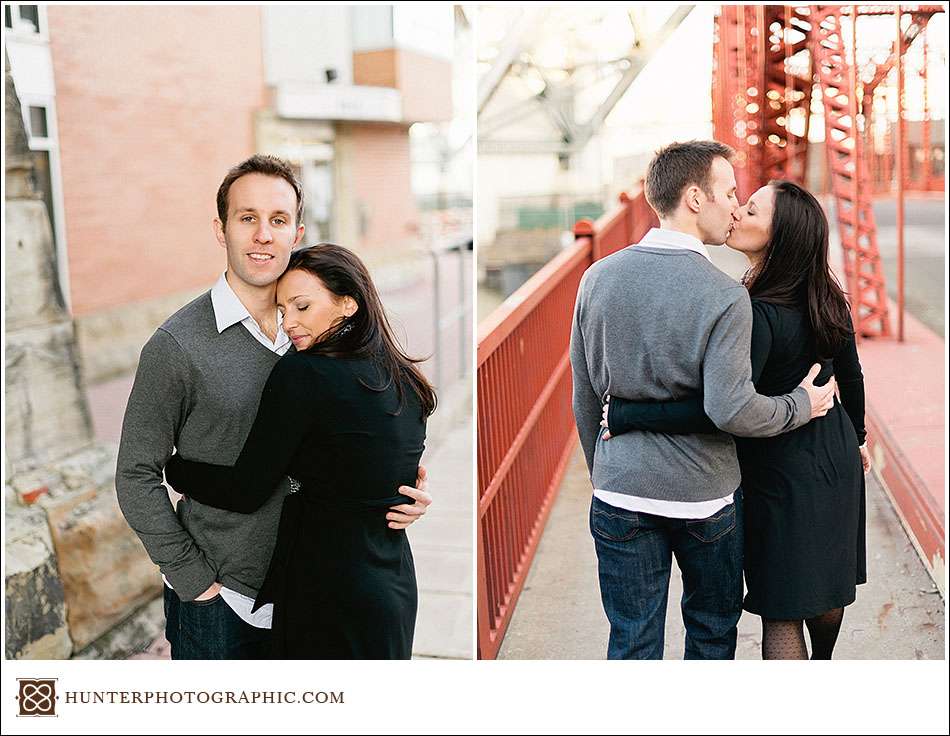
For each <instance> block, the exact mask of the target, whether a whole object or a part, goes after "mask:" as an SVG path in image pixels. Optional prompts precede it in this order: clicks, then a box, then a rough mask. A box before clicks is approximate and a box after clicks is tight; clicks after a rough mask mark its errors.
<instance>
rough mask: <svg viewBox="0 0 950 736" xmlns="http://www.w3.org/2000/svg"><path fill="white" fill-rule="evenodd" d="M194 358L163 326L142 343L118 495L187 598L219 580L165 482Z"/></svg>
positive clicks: (139, 532) (155, 558) (125, 428)
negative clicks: (183, 522)
mask: <svg viewBox="0 0 950 736" xmlns="http://www.w3.org/2000/svg"><path fill="white" fill-rule="evenodd" d="M188 365H189V361H188V358H187V356H186V355H185V354H184V352H183V351H182V349H181V347H180V346H179V345H178V343H177V341H176V340H175V339H174V338H173V337H172V336H171V335H170V334H168V333H167V332H165V331H164V330H162V329H159V330H158V331H156V332H155V334H154V335H152V337H151V338H150V339H149V341H148V342H147V343H146V344H145V347H144V348H142V354H141V357H140V358H139V366H138V370H137V372H136V374H135V383H134V384H133V386H132V394H131V396H129V403H128V406H127V407H126V410H125V419H124V420H123V422H122V438H121V440H120V441H119V455H118V463H117V467H116V479H115V486H116V494H117V496H118V500H119V507H120V508H121V509H122V513H123V514H124V515H125V518H126V521H128V523H129V526H130V527H132V530H133V531H134V532H135V533H136V534H137V535H138V537H139V539H141V540H142V544H143V545H145V550H146V552H148V555H149V557H150V558H151V559H152V561H153V562H154V563H155V564H157V565H158V566H159V568H160V569H161V571H162V573H163V574H164V575H165V577H166V579H167V580H168V582H169V583H170V584H171V586H172V587H173V588H174V589H175V592H176V593H177V594H178V596H179V597H180V598H181V599H182V600H183V601H190V600H194V599H195V598H196V597H197V596H199V595H201V594H202V593H203V592H205V591H206V590H207V589H208V588H209V587H210V586H211V584H212V583H213V582H214V581H215V577H216V571H215V569H214V568H213V567H212V566H211V564H210V563H209V562H208V560H207V559H206V558H205V555H204V553H203V552H202V551H201V550H200V549H198V547H197V545H196V544H195V540H194V539H193V538H192V536H191V535H190V534H189V533H188V531H187V530H185V528H184V527H183V526H182V525H181V522H180V521H179V520H178V516H177V514H176V513H175V509H174V507H173V506H172V503H171V501H170V500H169V498H168V491H167V490H166V488H165V486H164V485H163V483H162V471H163V469H164V467H165V464H166V463H167V462H168V458H169V457H171V454H172V450H173V449H174V446H175V441H176V439H177V436H178V431H179V428H180V427H181V425H182V423H183V422H184V420H185V417H186V415H187V408H188V402H189V386H190V381H189V368H188Z"/></svg>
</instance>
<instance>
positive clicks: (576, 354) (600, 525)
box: [571, 141, 834, 659]
mask: <svg viewBox="0 0 950 736" xmlns="http://www.w3.org/2000/svg"><path fill="white" fill-rule="evenodd" d="M731 156H732V150H731V149H730V148H729V147H728V146H725V145H723V144H721V143H716V142H713V141H692V142H689V143H674V144H672V145H670V146H667V147H666V148H664V149H663V150H661V151H660V152H659V153H657V155H656V157H655V158H654V159H653V161H652V162H651V163H650V166H649V169H648V172H647V178H646V191H645V194H646V198H647V201H648V202H649V204H650V206H651V207H652V208H653V209H654V210H655V211H656V213H657V216H658V217H659V220H660V227H659V228H654V229H652V230H651V231H650V232H649V233H647V235H646V236H645V237H644V238H643V240H642V241H640V243H638V244H637V245H635V246H632V247H628V248H625V249H624V250H622V251H620V252H618V253H615V254H613V255H611V256H609V257H607V258H605V259H603V260H601V261H598V262H597V263H595V264H594V265H593V266H591V267H590V269H588V271H587V273H586V274H585V275H584V278H583V279H582V281H581V285H580V289H579V292H578V297H577V304H576V308H575V314H574V325H573V331H572V335H571V365H572V368H573V377H574V396H573V406H574V416H575V420H576V422H577V429H578V433H579V435H580V440H581V444H582V445H583V448H584V454H585V456H586V459H587V465H588V468H589V469H590V473H591V480H592V483H593V486H594V496H593V499H592V500H591V511H590V526H591V532H592V534H593V537H594V544H595V548H596V551H597V559H598V569H599V577H600V589H601V598H602V601H603V605H604V610H605V612H606V614H607V618H608V619H609V620H610V641H609V645H608V651H607V656H608V657H609V658H611V659H662V657H663V638H664V637H663V634H664V627H665V621H666V606H667V598H668V594H669V578H670V567H671V556H672V555H675V556H676V561H677V564H678V566H679V568H680V570H681V571H682V574H683V599H682V611H683V619H684V623H685V625H686V658H687V659H731V658H733V657H734V656H735V648H736V626H737V623H738V621H739V616H740V613H741V606H742V507H741V503H742V491H741V488H740V487H739V482H740V478H739V465H738V461H737V459H736V451H735V445H734V442H733V440H732V438H731V437H730V434H733V435H741V436H761V437H765V436H770V435H775V434H779V433H781V432H786V431H789V430H792V429H795V428H796V427H799V426H801V425H803V424H805V423H806V422H808V421H809V420H810V419H811V418H813V417H815V416H821V415H823V414H825V413H826V412H827V410H828V409H829V408H830V407H831V402H832V396H833V390H834V383H833V382H829V384H828V385H826V386H822V387H820V388H819V387H816V386H814V385H813V383H812V381H813V379H814V377H815V376H816V375H817V371H818V366H817V365H816V366H814V368H813V369H812V371H811V372H810V373H809V375H808V376H807V377H806V378H805V380H804V381H803V382H802V384H801V385H800V386H799V387H798V388H797V389H795V391H793V392H792V393H791V394H787V395H785V396H777V397H767V396H760V395H758V394H756V391H755V388H754V386H753V385H752V380H751V365H750V359H749V355H750V339H751V331H752V308H751V304H750V301H749V297H748V294H747V292H746V290H745V288H744V287H742V286H741V285H740V284H738V283H736V282H735V281H733V280H732V279H731V278H729V277H728V276H726V275H725V274H724V273H722V272H721V271H720V270H719V269H717V268H716V267H715V266H714V265H713V264H712V263H711V262H710V260H709V256H708V254H707V252H706V248H705V246H704V245H703V244H704V243H723V242H724V241H725V240H726V238H727V237H728V235H729V232H730V230H731V228H732V224H733V222H734V217H735V216H736V213H737V210H738V206H739V203H738V201H737V200H736V181H735V175H734V172H733V170H732V165H731V164H730V162H729V161H730V158H731ZM696 394H702V395H703V403H704V408H705V411H706V413H707V414H708V416H709V417H710V419H711V420H712V421H713V422H714V423H715V424H716V426H717V427H719V429H720V430H722V431H721V432H719V433H716V434H703V435H667V434H658V433H650V432H630V433H627V434H624V435H621V436H617V437H612V438H611V439H610V441H609V442H605V441H603V438H602V437H601V431H602V430H601V427H600V421H601V412H602V406H603V403H604V399H605V397H606V396H608V395H613V396H622V397H624V398H628V399H635V400H640V401H664V400H670V399H679V398H683V397H685V396H688V395H696Z"/></svg>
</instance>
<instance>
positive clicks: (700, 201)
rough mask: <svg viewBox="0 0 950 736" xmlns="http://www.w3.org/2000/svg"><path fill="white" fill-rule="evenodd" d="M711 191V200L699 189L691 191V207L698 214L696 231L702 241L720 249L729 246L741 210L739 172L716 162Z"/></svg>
mask: <svg viewBox="0 0 950 736" xmlns="http://www.w3.org/2000/svg"><path fill="white" fill-rule="evenodd" d="M708 187H709V192H710V194H711V195H712V196H711V197H710V196H708V195H707V194H706V193H705V192H703V191H702V189H700V188H699V187H694V188H693V187H691V188H690V189H688V190H687V198H688V199H687V205H688V206H689V207H690V209H693V210H694V211H695V212H696V213H697V217H696V227H697V229H698V230H699V233H700V235H701V236H702V237H701V238H700V239H701V240H702V241H703V242H704V243H709V244H710V245H719V244H721V243H724V242H726V238H727V237H728V236H729V232H730V230H731V229H732V226H733V217H734V216H735V214H736V212H737V210H738V209H739V200H738V199H736V174H735V171H733V168H732V164H730V163H729V162H728V161H727V160H726V159H724V158H722V157H721V156H717V157H716V158H715V159H713V162H712V165H711V166H710V168H709V179H708ZM689 198H692V199H689Z"/></svg>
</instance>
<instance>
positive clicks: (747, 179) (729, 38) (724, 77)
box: [713, 5, 943, 337]
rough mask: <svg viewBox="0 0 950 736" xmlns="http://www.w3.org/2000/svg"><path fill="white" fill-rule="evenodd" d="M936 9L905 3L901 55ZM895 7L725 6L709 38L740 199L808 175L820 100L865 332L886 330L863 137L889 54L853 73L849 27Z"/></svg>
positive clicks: (847, 260)
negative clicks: (814, 101) (816, 103)
mask: <svg viewBox="0 0 950 736" xmlns="http://www.w3.org/2000/svg"><path fill="white" fill-rule="evenodd" d="M942 10H943V9H942V7H941V6H939V5H910V6H904V7H903V8H902V11H903V12H904V13H905V14H906V15H907V16H909V20H910V23H909V25H908V26H907V27H906V29H905V32H904V35H903V38H902V39H901V43H900V47H899V49H897V53H901V54H903V53H906V51H907V49H908V47H909V46H910V44H911V43H913V41H914V39H915V38H916V37H917V36H918V35H921V33H922V32H923V30H924V29H925V27H926V24H927V22H928V21H929V19H930V17H932V15H933V14H934V13H937V12H942ZM894 12H895V8H894V7H893V6H891V7H887V6H867V5H861V6H854V5H851V6H842V5H835V6H832V5H803V6H789V5H767V6H758V7H755V6H736V5H724V6H722V10H721V13H720V14H719V15H718V16H717V18H716V28H715V36H714V64H713V125H714V130H715V135H716V138H717V139H718V140H721V141H723V142H725V143H728V144H730V145H731V146H732V147H733V148H735V149H736V179H737V182H738V184H739V194H740V196H741V197H743V198H745V197H748V196H749V195H750V194H751V193H752V191H754V190H755V189H756V188H758V187H759V186H761V185H762V184H764V183H765V182H767V181H768V180H769V179H774V178H784V179H792V180H793V181H798V182H804V181H805V178H806V174H807V170H808V130H809V126H810V121H811V105H812V99H813V97H814V96H815V95H816V94H817V95H818V97H819V98H820V104H821V106H822V109H823V113H824V114H823V117H824V127H825V157H826V164H827V173H828V178H829V181H828V189H829V191H830V193H831V194H832V197H833V199H834V205H835V217H836V218H837V221H838V232H839V234H840V237H841V244H842V249H843V251H844V269H845V278H846V280H847V284H846V289H847V290H848V292H849V293H850V295H851V300H852V316H853V319H854V322H855V327H856V329H857V330H858V333H859V334H860V335H862V336H865V337H871V336H886V335H889V334H890V325H889V320H888V307H887V304H888V302H887V292H886V288H885V282H884V274H883V271H882V268H881V259H880V255H879V252H878V246H877V228H876V224H875V221H874V211H873V208H872V194H873V187H872V186H871V181H870V174H869V171H868V165H867V163H866V159H869V158H870V157H869V156H865V134H866V131H867V130H868V129H869V126H868V124H867V123H868V120H867V116H868V115H869V114H870V112H871V110H870V108H871V105H870V102H871V98H872V95H873V93H874V88H875V87H876V86H877V85H878V84H880V82H881V81H883V80H884V79H885V78H886V76H887V74H888V73H889V71H890V69H891V67H892V66H893V64H894V58H895V56H893V55H892V57H891V58H890V59H888V60H887V61H886V62H885V63H883V64H879V65H876V66H875V67H874V68H872V69H870V70H869V72H870V73H869V74H868V73H867V72H868V70H864V71H865V72H866V73H865V74H860V73H859V72H860V70H856V69H855V67H854V63H853V59H854V57H855V53H854V51H855V49H854V42H855V39H856V34H854V33H852V29H853V28H854V23H853V21H854V19H855V18H856V17H857V16H861V15H884V14H888V13H890V14H893V13H894ZM842 30H844V34H843V33H842ZM896 46H897V44H895V47H896ZM859 83H860V85H859ZM815 87H817V89H815ZM924 147H925V148H926V147H927V146H924ZM928 163H929V159H928Z"/></svg>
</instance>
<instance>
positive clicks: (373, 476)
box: [165, 352, 425, 659]
mask: <svg viewBox="0 0 950 736" xmlns="http://www.w3.org/2000/svg"><path fill="white" fill-rule="evenodd" d="M385 384H386V380H385V379H384V378H383V376H382V373H381V370H380V369H379V368H378V366H377V365H376V364H375V363H374V362H373V361H370V360H363V359H359V360H355V359H354V360H350V359H344V358H330V357H326V356H320V355H311V354H308V353H306V352H290V353H288V354H287V355H285V356H284V357H283V358H281V360H280V361H278V363H277V364H276V365H275V366H274V369H273V371H272V372H271V375H270V377H269V378H268V380H267V383H266V385H265V387H264V391H263V394H262V396H261V403H260V406H259V408H258V412H257V417H256V419H255V421H254V425H253V427H252V429H251V431H250V434H249V435H248V438H247V440H246V442H245V445H244V448H243V450H242V451H241V454H240V457H239V458H238V460H237V462H236V463H235V465H234V466H233V467H231V466H221V465H211V464H207V463H199V462H191V461H188V460H186V459H183V458H182V457H181V456H180V455H175V456H173V457H172V458H171V460H170V461H169V463H168V465H167V466H166V469H165V474H166V479H167V480H168V482H169V484H170V485H171V486H172V487H173V488H174V489H175V490H176V491H178V492H179V493H182V494H183V495H185V496H189V497H191V498H193V499H194V500H196V501H198V502H199V503H204V504H208V505H211V506H216V507H218V508H222V509H227V510H230V511H236V512H240V513H252V512H253V511H255V510H256V509H257V508H259V507H260V506H261V505H262V504H263V502H264V501H265V500H266V499H267V498H268V497H269V496H270V494H271V493H273V492H274V489H275V487H276V486H277V484H278V481H279V480H280V478H281V477H282V476H284V475H289V476H290V477H291V478H292V480H293V481H296V482H292V483H291V485H292V487H294V488H298V487H299V490H297V491H296V492H294V493H290V494H288V495H287V497H286V498H285V499H284V505H283V511H282V515H281V519H280V526H279V531H278V535H277V543H276V547H275V550H274V555H273V557H272V559H271V563H270V567H269V569H268V572H267V574H266V576H265V579H264V582H263V584H262V586H261V589H260V591H259V592H258V596H257V599H256V601H255V605H254V610H257V608H259V607H260V606H262V605H264V604H265V603H271V602H272V603H273V604H274V616H273V632H272V634H273V651H272V654H273V656H274V658H277V659H409V658H410V656H411V654H412V639H413V632H414V627H415V619H416V607H417V589H416V577H415V569H414V566H413V560H412V552H411V551H410V549H409V540H408V538H407V537H406V532H405V531H404V530H395V529H390V528H389V527H388V525H387V521H386V518H385V515H386V513H387V511H388V510H389V507H390V506H393V505H396V504H400V503H413V500H412V499H411V498H408V497H406V496H402V495H398V491H397V489H398V488H399V486H400V485H407V486H415V484H416V476H417V472H418V467H419V459H420V457H421V456H422V451H423V448H424V443H425V419H424V417H423V416H422V409H421V406H420V403H419V401H418V398H417V397H416V395H415V393H414V392H413V391H412V390H411V388H409V387H408V386H406V387H405V391H404V396H403V401H402V406H401V408H400V399H399V397H398V395H397V391H396V384H395V383H390V385H389V386H388V387H385V388H382V387H383V386H385ZM380 389H382V390H380ZM247 543H248V544H254V543H255V540H253V539H249V540H247Z"/></svg>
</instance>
